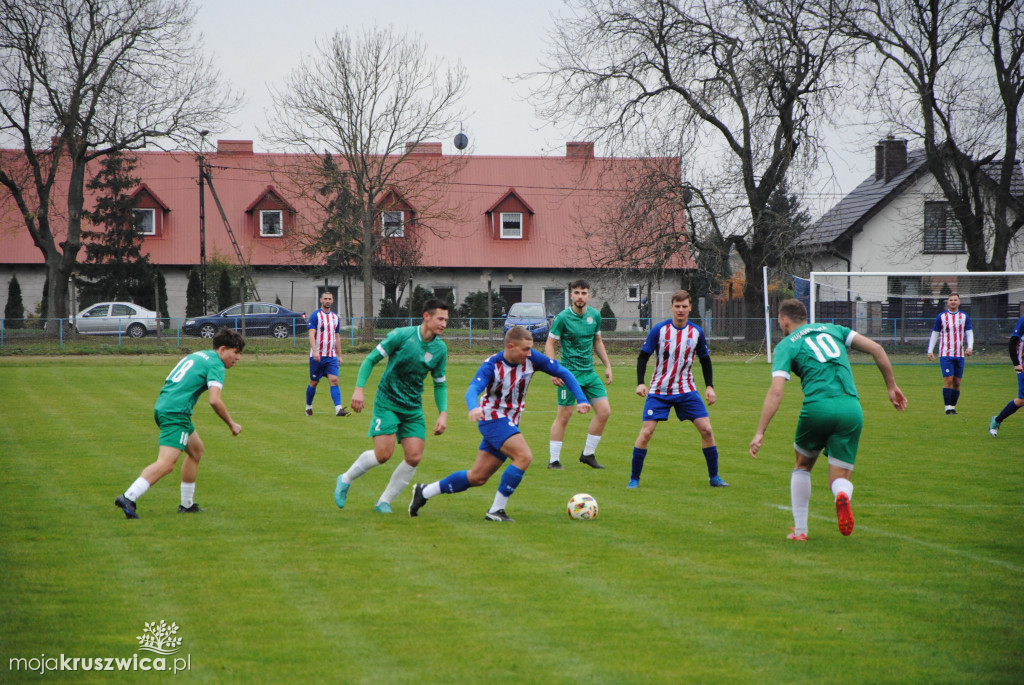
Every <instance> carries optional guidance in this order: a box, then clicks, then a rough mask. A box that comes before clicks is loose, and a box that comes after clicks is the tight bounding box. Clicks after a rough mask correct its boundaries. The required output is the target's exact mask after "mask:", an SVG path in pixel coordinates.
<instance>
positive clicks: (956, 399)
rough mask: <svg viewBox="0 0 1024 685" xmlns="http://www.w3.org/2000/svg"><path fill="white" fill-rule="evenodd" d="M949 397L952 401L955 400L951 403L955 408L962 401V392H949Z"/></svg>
mask: <svg viewBox="0 0 1024 685" xmlns="http://www.w3.org/2000/svg"><path fill="white" fill-rule="evenodd" d="M949 397H950V399H952V400H953V401H952V402H950V404H952V405H953V406H954V407H955V406H956V403H957V402H959V401H960V391H959V390H950V391H949Z"/></svg>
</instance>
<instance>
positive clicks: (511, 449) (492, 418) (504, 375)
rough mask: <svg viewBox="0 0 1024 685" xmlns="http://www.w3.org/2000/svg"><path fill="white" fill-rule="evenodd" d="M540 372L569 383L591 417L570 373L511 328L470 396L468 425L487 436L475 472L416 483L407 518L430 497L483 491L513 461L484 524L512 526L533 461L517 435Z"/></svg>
mask: <svg viewBox="0 0 1024 685" xmlns="http://www.w3.org/2000/svg"><path fill="white" fill-rule="evenodd" d="M537 371H543V372H544V373H546V374H548V375H550V376H554V377H556V378H560V379H561V380H562V381H563V382H564V383H565V385H566V387H568V388H569V391H570V392H571V393H572V394H573V395H574V396H575V397H576V402H577V404H576V412H577V413H579V414H586V413H587V412H588V411H590V403H589V402H588V401H587V397H586V395H584V394H583V390H582V389H581V388H580V384H579V382H577V380H576V378H575V377H574V376H573V375H572V373H570V372H569V370H568V369H566V368H565V367H563V366H562V365H561V364H559V363H558V362H557V361H555V360H554V359H550V358H549V357H545V356H544V355H543V354H541V353H540V352H537V351H536V350H534V349H533V336H532V335H531V333H530V332H529V331H528V330H526V329H525V328H523V327H522V326H515V327H514V328H510V329H509V331H508V333H506V334H505V349H504V351H502V352H499V353H498V354H496V355H493V356H492V357H490V358H489V359H488V360H487V361H485V362H484V363H483V365H482V366H481V367H480V369H479V370H478V371H477V372H476V375H475V376H474V377H473V381H472V382H471V383H470V384H469V390H467V391H466V407H467V408H468V409H469V420H470V421H476V422H477V428H478V429H479V430H480V434H481V435H482V436H483V440H482V441H481V442H480V448H479V451H478V452H477V455H476V461H475V462H474V463H473V467H472V468H471V469H469V470H468V471H456V472H455V473H452V474H450V475H448V476H447V477H445V478H442V479H441V480H439V481H434V482H433V483H430V484H429V485H423V484H421V483H417V484H416V485H415V486H413V491H412V502H410V503H409V516H417V515H418V514H419V511H420V509H422V508H423V506H424V505H425V504H426V503H427V500H429V499H430V498H432V497H435V496H437V495H440V494H442V493H443V494H446V495H451V494H455V493H456V492H463V491H465V490H468V489H469V488H474V487H479V486H481V485H483V484H484V483H486V482H487V481H488V479H489V478H490V477H491V476H493V475H494V473H495V472H496V471H497V470H498V469H499V468H501V465H502V464H504V463H505V462H506V461H511V462H512V463H511V464H509V465H508V466H506V467H505V470H504V471H503V472H502V474H501V481H500V483H499V484H498V492H497V493H495V495H494V502H493V503H492V504H491V508H490V509H489V510H488V511H487V515H486V516H485V517H484V518H485V519H486V520H487V521H501V522H512V521H513V520H514V519H511V518H509V516H508V514H506V513H505V507H506V506H507V504H508V500H509V497H511V496H512V493H514V492H515V491H516V488H517V487H518V486H519V483H520V482H521V481H522V479H523V474H524V473H525V472H526V469H527V468H529V466H530V463H531V462H532V461H533V454H532V453H531V452H530V446H529V445H527V444H526V438H524V437H523V434H522V433H520V432H519V417H520V416H521V415H522V413H523V406H524V404H525V402H526V389H527V388H528V387H529V386H530V381H531V380H532V378H533V374H534V373H535V372H537ZM481 394H483V397H480V395H481ZM478 398H479V399H478Z"/></svg>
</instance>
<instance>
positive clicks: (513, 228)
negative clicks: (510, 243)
mask: <svg viewBox="0 0 1024 685" xmlns="http://www.w3.org/2000/svg"><path fill="white" fill-rule="evenodd" d="M500 220H501V237H502V238H503V239H514V240H519V239H521V238H522V237H523V213H522V212H502V213H501V217H500Z"/></svg>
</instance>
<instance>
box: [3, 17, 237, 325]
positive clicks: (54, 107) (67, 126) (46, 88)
mask: <svg viewBox="0 0 1024 685" xmlns="http://www.w3.org/2000/svg"><path fill="white" fill-rule="evenodd" d="M194 17H195V9H194V8H193V7H192V6H191V5H190V4H189V2H188V0H0V145H2V146H3V147H14V148H16V149H17V150H18V152H17V153H16V154H5V155H4V156H2V157H0V184H3V186H4V187H6V189H7V190H8V192H9V193H10V197H11V198H12V199H13V201H14V202H15V203H16V204H17V206H18V209H19V212H20V214H21V215H22V216H23V217H24V221H25V226H26V228H27V230H28V231H29V233H30V234H31V236H32V239H33V241H34V242H35V245H36V246H37V247H38V248H39V250H40V251H41V252H42V253H43V258H44V261H45V263H46V271H47V275H48V282H49V286H48V287H49V292H48V299H49V303H50V316H51V317H58V318H63V317H66V316H67V314H68V288H67V286H68V280H69V278H70V277H71V274H72V272H73V271H74V269H75V265H76V262H77V259H78V253H79V250H80V248H81V245H82V237H81V222H82V211H83V204H84V200H85V180H86V165H87V164H88V162H89V161H90V160H92V159H95V158H97V157H101V156H103V155H107V154H110V153H111V152H116V151H120V150H135V149H141V148H143V147H145V146H146V145H147V144H156V145H159V144H160V143H161V141H168V142H173V143H177V144H182V143H187V142H189V141H192V140H197V139H198V137H199V136H198V130H199V129H207V128H214V127H215V126H216V125H219V124H221V123H222V122H223V118H224V117H225V116H226V115H227V114H228V113H229V112H230V111H231V110H232V109H233V108H234V107H235V106H236V104H237V97H236V96H235V95H233V94H232V93H231V92H230V91H228V90H225V89H223V88H221V87H219V86H218V83H217V73H216V72H215V71H214V70H213V69H212V67H211V65H210V63H209V62H208V61H207V59H206V58H205V57H204V56H203V54H202V52H201V50H200V45H199V43H198V41H197V39H196V38H194V37H193V33H192V28H193V19H194ZM64 183H67V197H66V198H59V197H57V196H56V195H55V193H56V192H57V189H58V188H61V187H63V184H64ZM62 203H63V206H61V204H62ZM62 211H63V212H66V224H65V222H64V220H62V219H61V217H60V216H59V213H60V212H62Z"/></svg>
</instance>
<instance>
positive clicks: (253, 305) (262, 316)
mask: <svg viewBox="0 0 1024 685" xmlns="http://www.w3.org/2000/svg"><path fill="white" fill-rule="evenodd" d="M306 325H307V321H306V315H305V314H303V313H301V312H293V311H292V310H290V309H285V308H284V307H282V306H281V305H279V304H271V303H270V302H246V303H245V334H246V335H267V334H270V335H272V336H274V337H275V338H288V337H290V336H291V335H292V334H293V333H294V334H298V335H305V334H306ZM221 326H227V327H228V328H234V329H236V330H239V331H241V330H242V305H241V304H236V305H232V306H230V307H228V308H227V309H225V310H224V311H222V312H218V313H216V314H211V315H209V316H197V317H195V318H193V319H186V320H185V323H183V324H182V325H181V332H182V333H185V334H186V335H198V336H199V337H201V338H212V337H213V336H214V334H215V333H216V332H217V329H219V328H220V327H221Z"/></svg>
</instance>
